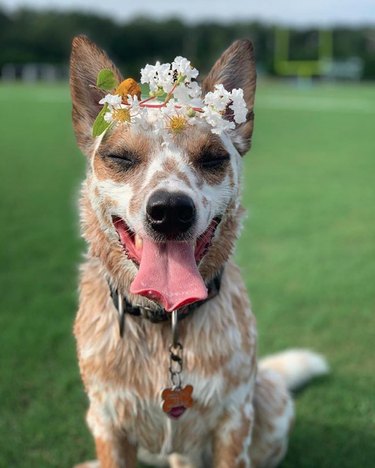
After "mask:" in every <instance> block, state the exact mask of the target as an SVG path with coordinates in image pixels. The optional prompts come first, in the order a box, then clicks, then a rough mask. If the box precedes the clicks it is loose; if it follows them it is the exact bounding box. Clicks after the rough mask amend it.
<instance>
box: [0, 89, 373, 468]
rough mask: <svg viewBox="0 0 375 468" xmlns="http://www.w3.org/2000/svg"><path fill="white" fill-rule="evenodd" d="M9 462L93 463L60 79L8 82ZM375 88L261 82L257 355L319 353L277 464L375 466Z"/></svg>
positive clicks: (253, 274) (74, 187)
mask: <svg viewBox="0 0 375 468" xmlns="http://www.w3.org/2000/svg"><path fill="white" fill-rule="evenodd" d="M0 104H1V114H0V124H1V129H2V131H1V138H0V152H1V159H0V171H1V188H0V190H1V192H0V196H1V202H0V207H1V230H0V242H1V251H0V252H1V254H0V255H1V263H0V282H1V295H0V304H1V306H0V307H1V314H0V329H1V341H0V362H1V377H0V405H1V417H0V434H1V437H0V466H1V467H3V466H4V467H25V468H26V467H27V468H32V467H38V468H40V467H58V468H62V467H71V466H72V465H73V464H74V463H76V462H79V461H82V460H84V459H87V458H92V457H93V444H92V441H91V436H90V435H89V433H88V431H87V429H86V426H85V423H84V413H85V409H86V405H87V402H86V397H85V395H84V393H83V390H82V386H81V382H80V378H79V373H78V369H77V364H76V359H75V345H74V340H73V338H72V333H71V328H72V323H73V319H74V314H75V308H76V288H77V286H76V284H77V265H78V262H79V259H80V256H81V253H82V251H83V250H84V246H83V243H82V242H81V241H80V240H79V234H78V220H77V219H78V218H77V215H76V199H77V192H78V189H79V181H80V179H81V178H82V176H83V173H84V158H83V156H81V155H80V154H79V153H78V151H77V149H76V148H75V142H74V138H73V135H72V130H71V124H70V104H69V96H68V91H67V89H66V88H65V87H47V86H45V87H44V88H42V87H22V86H4V85H3V86H1V87H0ZM374 104H375V87H373V86H372V87H371V86H362V87H361V86H357V85H353V86H336V87H335V88H333V87H330V86H317V87H313V88H311V89H305V90H300V89H296V88H293V87H291V86H289V85H280V84H279V85H277V84H263V85H262V84H261V85H260V86H259V88H258V96H257V107H256V128H255V134H254V145H253V151H252V152H251V154H249V155H247V156H246V157H245V159H244V163H245V177H244V204H245V206H246V208H247V209H248V212H249V216H248V218H247V221H246V223H245V229H244V231H243V235H242V238H241V241H240V243H239V248H238V255H237V256H238V259H239V262H240V264H241V266H242V270H243V273H244V276H245V278H246V282H247V285H248V288H249V291H250V293H251V298H252V302H253V308H254V311H255V313H256V316H257V320H258V328H259V336H260V351H261V354H266V353H268V352H271V351H276V350H279V349H283V348H287V347H295V346H303V347H310V348H314V349H316V350H318V351H320V352H321V353H323V354H325V355H326V356H327V358H328V360H329V362H330V364H331V366H332V374H331V375H330V377H328V378H326V379H321V380H320V381H317V382H316V383H315V384H312V385H311V386H310V387H308V388H307V389H306V390H305V391H304V392H303V393H302V394H300V395H299V396H298V398H297V400H296V406H297V423H296V426H295V430H294V432H293V435H292V438H291V443H290V449H289V452H288V455H287V458H286V460H285V462H284V463H283V467H284V468H292V467H293V468H295V467H300V468H310V467H311V468H313V467H314V468H316V467H319V468H325V467H327V468H328V467H330V468H331V467H340V468H353V467H367V466H370V465H371V463H373V462H371V460H375V431H374V429H375V427H374V426H375V401H374V388H375V377H374V358H373V355H374V354H373V349H374V343H375V318H374V317H375V314H374V312H375V310H374V298H375V280H374V278H375V261H374V260H375V184H374V174H375V157H374V156H375V144H374V118H375V106H374Z"/></svg>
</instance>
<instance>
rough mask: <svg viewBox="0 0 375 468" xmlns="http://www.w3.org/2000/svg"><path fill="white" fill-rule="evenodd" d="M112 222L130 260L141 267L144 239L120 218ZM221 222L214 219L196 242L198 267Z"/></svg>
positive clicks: (195, 254)
mask: <svg viewBox="0 0 375 468" xmlns="http://www.w3.org/2000/svg"><path fill="white" fill-rule="evenodd" d="M112 221H113V225H114V226H115V229H116V231H117V234H118V235H119V237H120V241H121V244H122V246H123V248H124V251H125V253H126V255H127V257H128V258H129V259H130V260H132V261H133V262H134V263H135V264H136V265H139V264H140V263H141V258H142V250H143V239H142V237H140V236H139V235H138V234H136V233H134V232H133V231H132V230H131V229H130V228H129V226H128V225H127V224H126V223H125V221H124V220H123V219H122V218H120V217H118V216H113V217H112ZM220 221H221V218H219V217H215V218H213V219H212V221H211V223H210V224H209V226H208V228H207V229H206V230H205V231H204V233H203V234H201V235H200V236H199V237H198V238H197V240H196V241H195V249H194V258H195V261H196V263H197V265H198V264H199V263H200V261H201V260H202V258H203V257H204V256H205V255H206V253H207V252H208V250H209V248H210V246H211V244H212V239H213V238H214V235H215V232H216V229H217V227H218V225H219V224H220ZM166 242H170V241H166ZM186 242H190V241H186ZM181 243H182V242H181Z"/></svg>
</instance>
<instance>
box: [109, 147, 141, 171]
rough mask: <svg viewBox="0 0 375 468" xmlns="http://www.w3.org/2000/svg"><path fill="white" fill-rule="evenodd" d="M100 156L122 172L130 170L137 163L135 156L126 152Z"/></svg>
mask: <svg viewBox="0 0 375 468" xmlns="http://www.w3.org/2000/svg"><path fill="white" fill-rule="evenodd" d="M101 156H102V158H103V159H104V160H105V161H107V162H109V163H114V164H116V165H118V166H120V167H121V168H122V169H124V170H128V169H131V168H132V167H134V166H135V165H137V164H138V162H139V160H138V158H137V156H136V155H134V154H133V153H130V152H128V151H120V152H108V153H104V154H102V155H101Z"/></svg>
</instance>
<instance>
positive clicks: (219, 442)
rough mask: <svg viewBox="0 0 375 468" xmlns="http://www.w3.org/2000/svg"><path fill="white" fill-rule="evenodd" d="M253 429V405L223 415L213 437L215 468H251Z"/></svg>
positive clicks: (249, 404)
mask: <svg viewBox="0 0 375 468" xmlns="http://www.w3.org/2000/svg"><path fill="white" fill-rule="evenodd" d="M252 428H253V408H252V405H251V403H247V404H246V405H242V406H241V407H238V408H235V409H232V408H231V409H228V410H226V411H225V413H224V414H223V416H222V418H221V420H220V422H219V424H218V426H217V427H216V429H215V432H214V436H213V447H212V448H213V464H212V466H214V467H215V468H249V467H250V466H251V462H250V455H249V449H250V443H251V434H252Z"/></svg>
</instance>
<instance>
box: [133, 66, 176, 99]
mask: <svg viewBox="0 0 375 468" xmlns="http://www.w3.org/2000/svg"><path fill="white" fill-rule="evenodd" d="M141 83H147V84H148V85H149V86H150V90H151V91H152V92H155V91H158V89H159V88H162V89H163V90H164V91H165V92H166V93H169V91H171V89H172V87H173V73H172V70H171V66H170V64H169V63H162V64H161V63H160V62H156V64H155V65H149V64H147V65H146V66H145V68H142V70H141Z"/></svg>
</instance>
